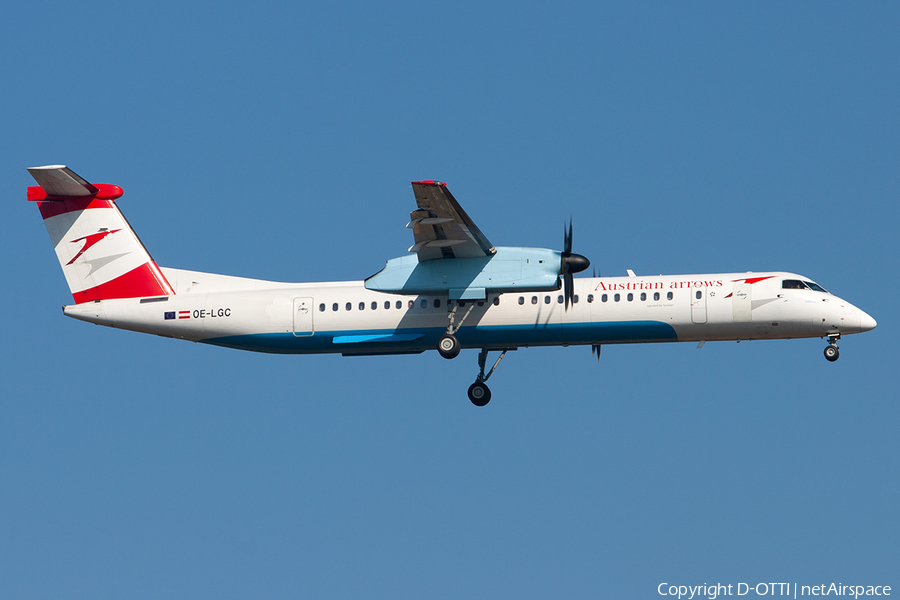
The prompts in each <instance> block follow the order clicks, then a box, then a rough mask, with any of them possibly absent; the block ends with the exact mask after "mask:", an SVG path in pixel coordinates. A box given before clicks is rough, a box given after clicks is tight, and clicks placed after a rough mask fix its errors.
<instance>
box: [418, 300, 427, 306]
mask: <svg viewBox="0 0 900 600" xmlns="http://www.w3.org/2000/svg"><path fill="white" fill-rule="evenodd" d="M419 306H421V307H422V308H428V299H427V298H422V301H421V302H419Z"/></svg>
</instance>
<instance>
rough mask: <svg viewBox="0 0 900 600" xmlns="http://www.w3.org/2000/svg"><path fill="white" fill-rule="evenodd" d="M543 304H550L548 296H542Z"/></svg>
mask: <svg viewBox="0 0 900 600" xmlns="http://www.w3.org/2000/svg"><path fill="white" fill-rule="evenodd" d="M544 304H550V296H544Z"/></svg>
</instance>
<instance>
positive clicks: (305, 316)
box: [294, 298, 313, 337]
mask: <svg viewBox="0 0 900 600" xmlns="http://www.w3.org/2000/svg"><path fill="white" fill-rule="evenodd" d="M312 334H313V299H312V298H294V335H296V336H298V337H300V336H305V335H312Z"/></svg>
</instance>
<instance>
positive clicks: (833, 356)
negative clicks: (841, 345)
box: [825, 344, 841, 362]
mask: <svg viewBox="0 0 900 600" xmlns="http://www.w3.org/2000/svg"><path fill="white" fill-rule="evenodd" d="M840 357H841V352H840V350H838V347H837V346H835V345H834V344H829V345H828V346H825V358H826V359H827V360H828V361H829V362H834V361H836V360H837V359H839V358H840Z"/></svg>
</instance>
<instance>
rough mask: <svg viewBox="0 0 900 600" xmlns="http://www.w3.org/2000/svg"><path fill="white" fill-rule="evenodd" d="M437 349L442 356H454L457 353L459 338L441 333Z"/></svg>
mask: <svg viewBox="0 0 900 600" xmlns="http://www.w3.org/2000/svg"><path fill="white" fill-rule="evenodd" d="M437 349H438V352H440V354H441V356H443V357H444V358H456V357H457V355H458V354H459V340H457V339H456V338H455V337H453V336H452V335H442V336H441V339H439V340H438V345H437Z"/></svg>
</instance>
